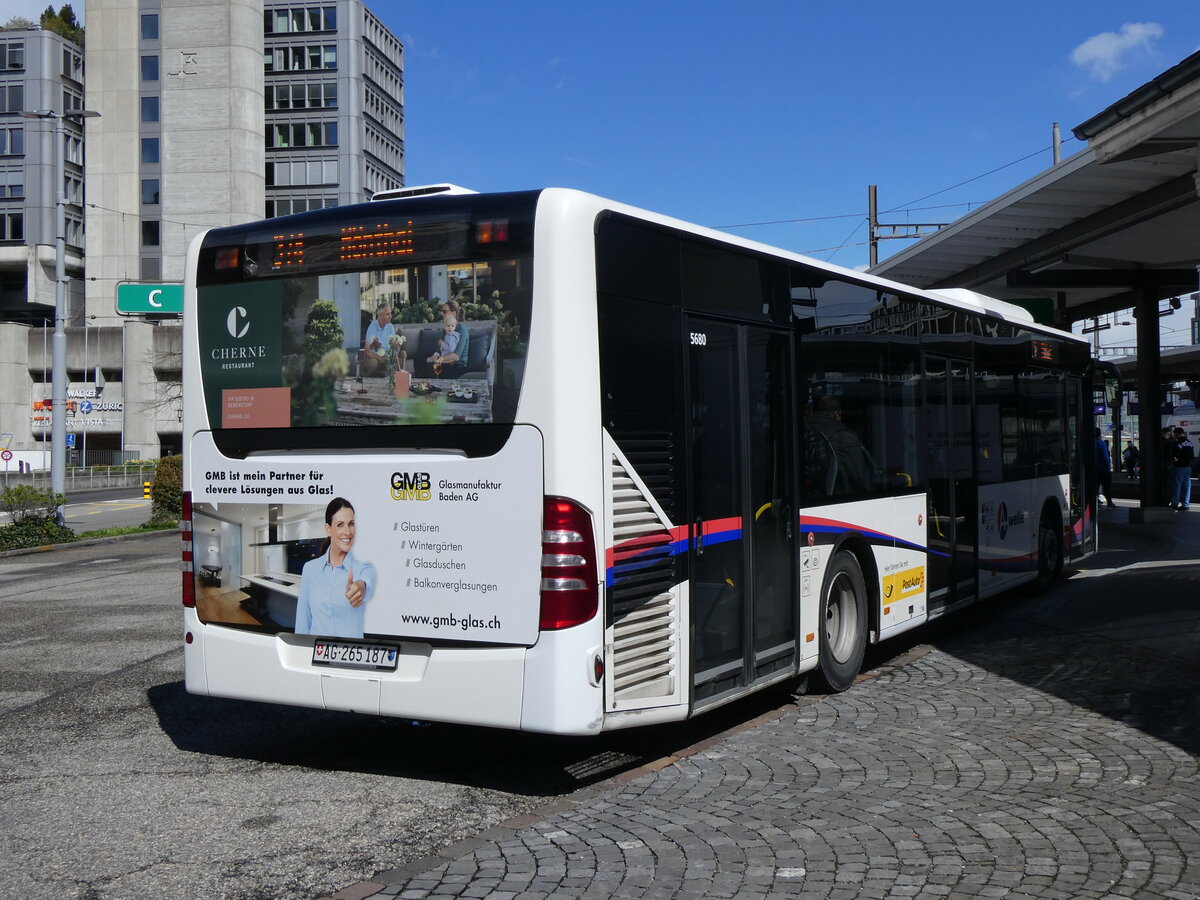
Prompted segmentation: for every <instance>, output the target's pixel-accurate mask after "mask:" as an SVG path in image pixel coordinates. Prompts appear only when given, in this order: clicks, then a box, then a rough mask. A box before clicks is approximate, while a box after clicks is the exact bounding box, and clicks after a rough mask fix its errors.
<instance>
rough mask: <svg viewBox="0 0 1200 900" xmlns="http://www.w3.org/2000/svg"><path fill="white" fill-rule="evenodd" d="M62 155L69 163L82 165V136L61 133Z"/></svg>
mask: <svg viewBox="0 0 1200 900" xmlns="http://www.w3.org/2000/svg"><path fill="white" fill-rule="evenodd" d="M63 157H64V158H65V159H66V161H67V162H69V163H75V165H77V166H82V165H83V138H81V137H76V136H75V135H73V134H64V135H63Z"/></svg>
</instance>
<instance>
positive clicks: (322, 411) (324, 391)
mask: <svg viewBox="0 0 1200 900" xmlns="http://www.w3.org/2000/svg"><path fill="white" fill-rule="evenodd" d="M344 340H345V333H344V332H343V331H342V324H341V320H340V318H339V316H338V310H337V307H336V306H335V305H334V304H333V301H331V300H316V301H314V302H313V305H312V308H311V309H310V310H309V313H308V319H307V320H306V321H305V323H304V352H303V360H304V365H303V369H302V370H301V371H300V372H298V373H295V375H294V380H292V384H291V388H292V424H293V425H326V424H328V423H330V422H332V421H333V420H334V419H335V418H336V417H337V400H336V398H335V396H334V384H335V383H336V382H337V380H338V379H339V378H344V377H345V376H346V373H347V372H348V371H349V370H350V361H349V359H348V358H347V356H346V350H345V348H344V347H343V346H342V345H343V342H344Z"/></svg>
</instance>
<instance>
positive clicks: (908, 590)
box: [883, 566, 925, 603]
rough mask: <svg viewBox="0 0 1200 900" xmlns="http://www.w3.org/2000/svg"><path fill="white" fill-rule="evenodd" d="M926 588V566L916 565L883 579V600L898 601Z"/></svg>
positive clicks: (888, 601) (887, 601) (886, 601)
mask: <svg viewBox="0 0 1200 900" xmlns="http://www.w3.org/2000/svg"><path fill="white" fill-rule="evenodd" d="M924 589H925V567H924V566H916V567H915V568H912V569H905V570H904V571H903V572H895V573H893V574H891V575H888V576H886V577H885V578H884V579H883V602H884V603H898V602H899V601H901V600H903V599H904V598H906V597H911V596H912V595H913V594H919V593H921V591H923V590H924Z"/></svg>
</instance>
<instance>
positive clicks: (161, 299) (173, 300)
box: [117, 283, 183, 316]
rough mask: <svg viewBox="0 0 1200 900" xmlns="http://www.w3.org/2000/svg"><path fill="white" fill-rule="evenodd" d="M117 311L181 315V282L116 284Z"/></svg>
mask: <svg viewBox="0 0 1200 900" xmlns="http://www.w3.org/2000/svg"><path fill="white" fill-rule="evenodd" d="M117 312H118V313H119V314H120V315H123V316H146V315H181V314H182V313H183V285H182V284H128V283H126V284H118V285H117Z"/></svg>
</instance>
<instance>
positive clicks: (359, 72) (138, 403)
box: [0, 0, 404, 459]
mask: <svg viewBox="0 0 1200 900" xmlns="http://www.w3.org/2000/svg"><path fill="white" fill-rule="evenodd" d="M86 15H87V19H86V28H87V32H86V66H87V80H86V91H85V90H84V81H83V75H82V67H83V63H84V58H83V55H82V53H80V52H79V50H78V48H75V53H76V57H77V59H78V67H77V68H75V69H73V71H74V73H75V76H76V77H77V79H78V80H75V81H73V80H72V79H71V76H70V75H68V74H64V73H58V72H56V71H55V70H54V69H53V67H52V66H50V65H49V64H48V63H47V64H46V66H43V67H42V68H40V69H39V70H38V72H39V76H38V77H39V78H40V79H41V82H46V84H47V85H49V82H50V81H51V78H50V76H51V75H53V76H54V77H56V78H58V79H59V81H60V83H61V85H62V90H63V97H64V98H68V99H67V100H65V101H64V100H60V99H59V98H58V97H57V94H55V93H52V94H51V95H48V96H47V97H46V101H47V102H46V104H45V105H46V106H47V107H48V108H51V109H55V110H57V109H58V108H59V107H60V106H61V105H62V103H63V102H70V103H74V104H75V108H83V106H85V105H86V108H87V109H89V110H93V111H95V112H97V113H99V116H98V117H96V118H90V119H88V120H87V123H86V137H87V147H88V154H87V158H86V163H84V160H83V156H82V152H81V143H80V152H79V154H78V157H77V158H78V164H72V163H71V159H72V157H71V156H70V155H68V163H67V169H68V186H69V190H75V191H76V192H78V191H79V190H81V188H82V184H83V182H84V181H85V180H86V183H87V186H88V187H87V201H86V216H85V215H83V210H84V208H85V207H81V206H74V207H73V206H71V205H68V206H67V211H68V219H69V221H68V242H67V243H68V274H69V275H72V274H73V275H75V276H78V275H80V274H81V267H80V265H79V264H80V262H81V261H82V260H81V254H80V252H79V251H80V250H81V249H82V232H83V231H84V226H86V234H87V245H86V250H87V274H86V280H85V281H84V282H83V285H84V287H85V289H84V290H82V291H81V290H80V282H79V280H78V278H77V277H76V278H75V279H74V280H73V281H72V282H71V285H70V287H71V288H72V289H73V290H72V296H73V297H75V300H74V301H73V302H72V303H71V304H69V305H70V317H69V326H70V327H68V329H67V337H68V363H67V367H68V370H69V371H68V381H69V385H70V386H69V391H68V394H69V404H68V406H69V410H68V419H67V431H68V439H69V441H70V442H72V443H74V444H75V449H76V450H82V448H83V447H84V446H86V447H87V448H88V449H90V450H107V451H114V452H115V451H121V452H123V453H124V455H125V456H128V457H142V458H149V457H156V456H159V455H161V454H162V453H164V452H176V451H178V449H179V447H180V432H181V420H182V417H181V410H180V390H179V378H180V364H181V353H180V346H181V345H180V340H179V329H178V320H177V319H173V318H169V317H166V318H160V319H157V320H151V319H149V318H147V317H129V316H122V315H119V314H118V312H117V309H116V299H115V298H116V294H117V288H118V285H122V284H131V283H150V284H158V283H177V282H181V281H182V280H183V275H184V266H185V262H186V254H187V247H188V244H189V243H190V241H191V240H192V238H193V237H195V236H196V235H197V234H199V233H201V232H202V231H204V230H206V229H208V228H213V227H219V226H223V225H230V224H237V223H241V222H246V221H251V220H254V219H259V218H262V217H263V216H264V215H268V216H270V215H284V214H287V213H289V212H293V211H299V210H303V209H313V208H319V207H321V206H330V205H335V204H343V203H351V202H359V201H362V200H366V199H369V198H370V196H371V195H372V194H373V193H374V192H375V191H377V190H382V189H385V188H390V187H397V186H401V185H402V184H403V177H404V176H403V170H404V164H403V160H404V150H403V50H402V47H401V45H400V42H399V41H398V40H397V39H396V37H395V36H394V35H393V34H391V32H390V31H388V30H387V29H386V28H385V27H384V26H383V24H382V23H381V22H380V21H379V19H378V18H377V17H376V16H375V15H374V14H373V13H371V12H370V10H368V9H366V7H364V6H363V4H362V3H361V2H360V0H332V2H326V3H323V4H320V5H314V6H300V5H297V4H287V3H280V2H276V0H266V2H265V4H264V3H263V2H261V0H260V2H254V0H208V2H205V0H198V2H197V0H189V2H182V0H89V2H88V4H87V10H86ZM24 33H25V32H22V34H24ZM28 33H29V34H34V35H36V36H37V37H38V40H39V41H50V42H51V43H53V41H54V40H57V41H58V42H59V43H60V44H62V43H63V42H62V39H61V38H58V36H57V35H54V34H52V33H51V32H44V31H42V30H40V29H35V30H33V31H32V32H28ZM12 34H13V33H11V32H0V41H3V42H4V44H5V45H7V44H8V42H9V41H10V40H12ZM5 52H8V51H7V50H6V51H5ZM37 52H38V57H37V58H38V59H39V60H41V59H43V58H48V57H49V55H50V54H51V53H52V52H53V50H52V49H45V50H38V51H37ZM59 56H61V57H62V59H63V60H66V59H67V56H66V55H65V53H63V52H60V53H59ZM18 58H20V57H18ZM32 59H33V57H32V56H31V54H30V52H29V50H28V49H25V52H24V63H25V64H26V66H27V68H28V67H31V66H32ZM41 65H42V64H41V63H40V62H39V66H41ZM48 66H49V67H48ZM4 77H5V76H4V75H0V79H2V78H4ZM41 82H39V86H38V88H37V90H47V91H49V90H51V87H50V86H45V87H43V86H42V85H41ZM68 90H71V91H73V92H74V93H72V94H70V95H69V97H68V94H67V93H66V92H67V91H68ZM29 91H30V89H29V88H28V87H26V88H25V94H26V96H25V97H24V98H23V100H22V102H23V103H24V108H26V109H28V108H29V107H30V99H29ZM14 102H15V101H14ZM12 118H13V119H15V121H18V122H24V123H25V128H24V147H25V150H26V159H25V167H24V170H25V175H24V177H25V182H24V185H23V186H22V185H17V187H16V189H17V190H18V191H19V192H20V191H23V192H24V194H26V195H29V196H27V197H26V198H25V199H26V206H25V208H24V209H23V219H22V220H18V221H17V225H18V226H20V227H22V228H23V234H24V237H21V238H17V239H16V240H15V242H13V241H5V242H3V243H0V270H3V271H4V273H5V274H4V277H5V282H4V295H3V300H0V318H2V319H3V321H5V322H14V321H23V322H28V323H33V322H39V321H41V320H42V319H44V318H46V317H47V316H48V315H51V316H52V310H53V304H54V281H53V272H54V252H53V251H54V247H53V244H54V235H53V230H54V229H53V222H54V197H53V190H52V183H53V175H52V172H53V167H54V160H53V154H52V152H51V151H52V147H53V141H52V137H51V138H49V139H44V140H43V141H42V143H44V144H45V147H42V146H40V145H39V148H38V152H37V154H36V155H35V154H33V153H31V152H30V142H29V136H30V130H31V127H39V126H40V125H41V123H37V122H35V120H24V119H19V118H17V117H15V116H14V117H12ZM8 119H9V117H8V116H3V117H0V121H3V125H4V126H5V127H7V126H8V125H9V121H8ZM64 126H65V127H66V128H67V129H68V132H69V134H73V135H74V137H75V139H76V141H77V142H78V141H79V138H80V126H78V125H75V124H73V123H72V122H71V121H70V120H67V121H66V122H64ZM41 127H42V128H43V131H45V133H46V135H52V133H53V129H52V127H51V126H41ZM70 140H71V138H70V137H69V138H68V150H69V153H70V150H71V147H72V145H71V144H70ZM7 161H8V160H7V157H6V156H0V178H3V179H5V181H3V182H0V184H2V185H4V186H5V191H6V192H7V191H11V190H12V184H13V183H12V182H10V181H8V179H9V178H10V177H14V176H9V175H8V174H7V172H8V170H9V167H7V166H6V165H5V163H6V162H7ZM14 168H15V167H14ZM30 173H33V174H32V175H31V174H30ZM83 176H86V178H84V177H83ZM34 177H37V178H38V179H39V185H41V184H49V185H50V186H51V187H50V188H47V189H44V190H41V193H39V194H38V202H39V203H40V204H41V206H40V207H38V215H37V216H36V217H34V216H31V215H30V211H29V205H30V203H31V202H32V201H33V199H34V198H33V193H34V191H33V189H32V187H31V181H32V179H33V178H34ZM72 177H74V179H75V180H74V181H73V182H72V181H71V179H72ZM47 179H48V180H47ZM70 196H72V195H71V194H70V193H69V197H70ZM8 199H11V198H8V197H4V198H0V210H3V212H2V213H0V214H3V215H8V212H7V208H5V203H6V201H7V200H8ZM78 199H79V200H80V201H81V200H82V198H81V197H78ZM72 210H74V220H73V221H72V220H71V216H72ZM35 218H36V221H37V223H38V224H37V227H38V228H40V229H41V231H45V232H46V234H45V235H44V236H42V235H41V231H39V232H38V234H39V235H40V236H39V237H37V238H36V241H37V243H38V246H34V247H32V248H30V247H26V246H25V245H26V244H33V241H32V240H30V238H29V235H30V234H31V233H32V232H31V230H30V229H31V227H33V222H34V219H35ZM5 221H6V222H7V221H8V220H7V219H6V220H5ZM46 223H49V224H48V225H47V224H46ZM47 229H48V230H47ZM72 229H74V230H72ZM73 240H75V241H78V242H79V243H78V244H73V243H72V241H73ZM10 247H13V248H14V250H15V251H16V252H18V253H25V254H26V256H27V257H29V258H32V256H31V255H36V256H37V259H38V262H39V265H40V266H41V269H42V270H43V273H48V274H43V276H42V278H43V280H42V281H41V282H39V283H38V284H36V285H33V284H32V282H33V278H32V275H30V276H29V278H28V279H27V281H29V282H30V287H29V288H27V289H26V293H27V294H30V293H31V295H32V296H34V297H36V298H37V302H36V303H32V304H28V305H29V306H32V307H34V308H35V310H36V311H35V312H34V313H33V314H30V315H27V316H26V317H25V318H24V319H17V318H15V317H14V316H12V315H10V314H9V312H8V307H9V306H12V305H15V297H16V282H17V281H18V280H19V278H18V277H17V276H15V275H14V276H13V278H12V285H13V286H12V287H11V289H10V281H9V275H8V271H7V268H6V266H7V265H8V263H7V257H6V256H4V255H3V254H4V253H6V252H8V251H9V248H10ZM29 269H30V271H31V272H32V269H33V264H32V263H30V264H29ZM22 287H24V284H22ZM10 294H11V298H10ZM23 309H24V307H23ZM47 311H50V312H49V313H48V312H47ZM5 327H6V326H4V325H2V324H0V397H4V398H8V397H13V396H17V397H18V398H22V399H18V400H16V401H13V402H11V403H9V404H8V406H0V434H2V433H4V432H10V433H12V434H13V435H14V437H13V439H12V446H13V447H14V448H15V449H16V450H17V451H23V450H35V449H40V448H41V446H42V445H41V443H40V442H41V441H42V440H43V439H44V438H45V439H48V436H49V432H50V428H49V415H48V411H47V410H45V409H44V403H39V401H42V400H44V399H45V398H48V397H49V396H50V385H49V374H46V376H45V388H44V391H43V390H41V387H42V385H41V380H40V379H42V376H43V371H44V370H46V369H47V368H48V366H49V355H48V350H47V351H46V353H43V352H42V350H41V347H42V345H43V343H48V339H47V337H46V335H45V334H43V333H42V331H41V329H32V330H31V329H29V328H27V327H26V328H23V329H21V332H22V333H20V334H17V333H15V332H14V333H12V334H10V333H9V332H8V331H6V330H5ZM10 351H11V352H10ZM10 360H11V361H12V362H10ZM35 384H36V385H37V387H32V385H35ZM43 393H44V395H45V398H43V397H42V394H43ZM85 405H86V408H87V409H88V411H89V414H88V415H86V416H85V415H83V414H82V409H83V408H84V407H85ZM72 434H74V435H75V437H74V438H71V437H70V435H72ZM72 458H73V459H77V458H78V457H77V456H73V457H72Z"/></svg>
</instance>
